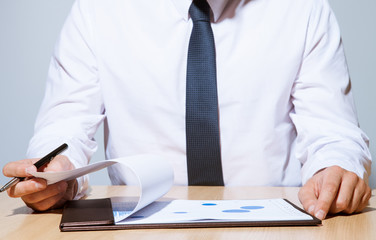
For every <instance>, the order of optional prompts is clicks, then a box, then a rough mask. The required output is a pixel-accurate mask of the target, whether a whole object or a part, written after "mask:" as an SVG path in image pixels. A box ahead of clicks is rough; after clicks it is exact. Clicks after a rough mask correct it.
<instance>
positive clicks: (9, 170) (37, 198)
mask: <svg viewBox="0 0 376 240" xmlns="http://www.w3.org/2000/svg"><path fill="white" fill-rule="evenodd" d="M38 160H39V159H25V160H20V161H17V162H11V163H8V164H7V165H5V166H4V168H3V174H4V175H5V176H7V177H29V178H30V179H27V180H25V181H22V182H19V183H17V184H16V185H15V186H13V187H11V188H10V189H8V195H9V196H10V197H15V198H16V197H21V198H22V200H23V201H24V202H25V204H26V205H27V206H29V207H30V208H32V209H34V210H36V211H45V210H48V209H53V208H59V207H62V206H63V204H64V203H65V202H66V201H67V200H71V199H73V198H74V196H75V195H76V192H77V181H76V180H72V181H69V182H65V181H61V182H58V183H55V184H52V185H48V186H47V183H46V181H45V180H44V179H41V178H33V177H32V175H31V174H30V173H32V172H36V171H37V169H36V168H35V166H34V165H33V164H34V163H35V162H36V161H38ZM71 169H74V166H73V164H72V163H71V162H70V161H69V159H68V158H67V157H65V156H62V155H58V156H56V157H55V158H54V159H53V160H52V161H51V162H50V163H49V164H48V165H47V166H45V167H43V168H42V169H40V170H41V171H44V172H47V171H49V172H58V171H65V170H71Z"/></svg>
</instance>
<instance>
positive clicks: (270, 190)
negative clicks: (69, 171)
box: [0, 186, 376, 240]
mask: <svg viewBox="0 0 376 240" xmlns="http://www.w3.org/2000/svg"><path fill="white" fill-rule="evenodd" d="M298 191H299V188H278V187H226V188H224V187H209V188H207V187H173V188H172V189H171V191H170V192H169V193H168V194H167V195H166V196H165V197H168V198H178V199H204V200H205V199H207V200H209V199H257V198H280V197H282V198H287V199H289V200H290V201H291V202H293V203H295V204H297V205H298V206H301V204H300V203H299V200H298V197H297V193H298ZM372 193H373V195H372V198H371V201H370V205H369V206H368V207H367V208H366V209H365V210H364V212H363V213H360V214H356V215H351V216H345V215H342V216H333V217H329V218H328V219H326V220H324V221H323V225H322V226H316V227H269V228H261V227H253V228H252V227H247V228H244V227H243V228H196V229H155V230H116V231H93V232H66V233H62V232H60V231H59V223H60V218H61V210H56V211H52V212H48V213H33V212H32V210H31V209H29V208H27V207H26V206H24V204H23V202H22V201H21V200H20V199H11V198H9V197H8V196H7V195H6V194H1V196H0V202H1V205H0V230H1V231H0V239H12V240H13V239H14V240H17V239H26V240H33V239H69V240H71V239H106V240H107V239H137V240H142V239H155V240H158V239H160V240H168V239H173V240H177V239H179V240H182V239H195V240H196V239H215V240H218V239H234V240H235V239H236V240H239V239H278V240H280V239H289V240H292V239H304V240H308V239H315V240H316V239H331V240H332V239H341V240H343V239H351V240H353V239H376V197H375V194H376V190H373V192H372ZM115 196H137V190H136V189H135V188H132V187H125V186H94V187H92V189H91V191H90V192H89V194H88V198H104V197H115Z"/></svg>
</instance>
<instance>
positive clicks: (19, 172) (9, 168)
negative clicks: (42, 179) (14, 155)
mask: <svg viewBox="0 0 376 240" xmlns="http://www.w3.org/2000/svg"><path fill="white" fill-rule="evenodd" d="M36 161H38V159H24V160H20V161H16V162H10V163H8V164H6V165H5V166H4V168H3V174H4V176H6V177H31V176H32V175H31V174H30V173H32V172H36V171H37V169H36V167H35V166H34V163H35V162H36Z"/></svg>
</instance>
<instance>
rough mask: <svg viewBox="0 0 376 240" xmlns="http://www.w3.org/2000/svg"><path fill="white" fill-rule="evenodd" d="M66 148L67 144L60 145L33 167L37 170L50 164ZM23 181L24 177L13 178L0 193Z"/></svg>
mask: <svg viewBox="0 0 376 240" xmlns="http://www.w3.org/2000/svg"><path fill="white" fill-rule="evenodd" d="M67 147H68V144H66V143H64V144H62V145H61V146H60V147H58V148H56V149H55V150H53V151H52V152H50V153H49V154H47V155H46V156H44V157H43V158H41V159H40V160H39V161H37V162H36V163H34V166H35V167H36V168H37V169H38V168H40V167H42V166H43V165H45V164H47V163H49V162H51V160H52V159H53V158H54V157H56V155H58V154H59V153H61V152H62V151H64V150H65V149H66V148H67ZM24 179H25V178H24V177H14V178H13V179H12V180H10V181H9V182H8V183H7V184H5V185H4V186H3V187H2V188H1V189H0V192H4V191H6V190H7V189H8V188H10V187H12V186H14V185H16V184H17V183H18V182H20V181H23V180H24Z"/></svg>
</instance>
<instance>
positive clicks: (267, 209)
mask: <svg viewBox="0 0 376 240" xmlns="http://www.w3.org/2000/svg"><path fill="white" fill-rule="evenodd" d="M132 205H133V206H132ZM128 207H134V204H133V203H123V204H120V205H119V202H115V203H114V205H113V204H112V203H111V199H109V198H106V199H91V200H73V201H69V202H67V204H66V205H65V208H64V210H63V215H62V219H61V223H60V230H61V231H85V230H86V231H87V230H114V229H152V228H209V227H266V226H314V225H319V224H321V220H319V219H317V218H315V217H314V216H311V215H309V214H308V213H306V212H305V211H304V210H302V209H300V208H299V207H297V206H295V205H294V204H292V203H291V202H289V201H288V200H286V199H258V200H168V201H163V199H162V200H160V201H156V202H153V203H151V204H150V205H148V206H146V207H145V208H143V209H141V210H139V211H137V212H135V213H133V214H131V215H127V214H129V213H130V212H131V209H128ZM122 214H123V215H127V216H126V217H125V219H123V218H122V217H121V216H120V215H122ZM123 217H124V216H123ZM119 219H120V220H119ZM121 219H123V220H121Z"/></svg>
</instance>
